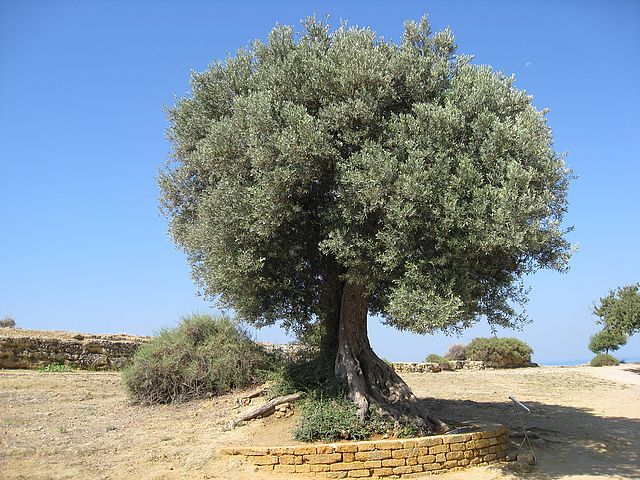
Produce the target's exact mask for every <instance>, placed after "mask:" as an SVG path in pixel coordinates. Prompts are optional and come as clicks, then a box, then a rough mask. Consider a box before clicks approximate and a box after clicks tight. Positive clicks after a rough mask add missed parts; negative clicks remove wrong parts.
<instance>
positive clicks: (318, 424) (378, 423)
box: [293, 392, 392, 442]
mask: <svg viewBox="0 0 640 480" xmlns="http://www.w3.org/2000/svg"><path fill="white" fill-rule="evenodd" d="M391 427H392V424H390V423H389V422H387V421H385V420H384V419H383V418H382V417H381V416H380V415H379V414H378V413H377V411H375V410H370V411H369V418H368V419H366V420H361V419H360V418H358V416H357V415H356V406H355V405H354V404H353V402H351V401H350V400H349V399H348V398H346V397H345V396H337V397H327V396H324V395H323V394H322V393H321V392H315V394H313V395H310V396H309V397H307V399H305V400H304V402H303V403H302V408H301V412H300V419H299V421H298V424H297V425H296V428H295V430H294V432H293V436H294V438H296V439H297V440H300V441H302V442H314V441H317V440H322V441H329V442H334V441H337V440H365V439H367V438H370V437H371V436H372V435H375V434H383V433H386V432H388V431H389V430H391Z"/></svg>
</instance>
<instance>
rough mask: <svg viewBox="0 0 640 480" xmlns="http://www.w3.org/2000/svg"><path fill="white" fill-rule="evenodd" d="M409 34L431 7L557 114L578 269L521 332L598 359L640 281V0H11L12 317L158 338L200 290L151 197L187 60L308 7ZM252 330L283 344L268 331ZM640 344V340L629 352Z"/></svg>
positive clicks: (6, 58) (0, 101) (1, 143)
mask: <svg viewBox="0 0 640 480" xmlns="http://www.w3.org/2000/svg"><path fill="white" fill-rule="evenodd" d="M312 13H317V14H318V15H324V14H330V15H331V18H332V20H333V22H335V23H337V22H338V21H339V19H341V18H343V19H348V20H349V23H350V24H357V25H361V26H370V27H371V28H373V29H374V30H376V31H377V32H378V34H380V35H383V36H384V37H385V38H392V39H395V40H398V39H399V38H400V37H401V32H402V24H403V21H404V20H406V19H418V18H419V17H420V16H421V15H422V14H424V13H427V14H429V16H430V19H431V22H432V24H433V26H434V27H435V29H441V28H443V27H445V26H450V27H451V28H452V29H453V31H454V33H455V35H456V38H457V43H458V45H459V52H461V53H470V54H474V55H475V59H476V60H475V61H476V63H486V64H490V65H493V66H494V67H495V68H496V69H499V70H502V71H504V72H505V73H507V74H511V73H514V74H515V75H516V84H517V86H518V87H519V88H523V89H526V90H527V91H528V92H529V93H530V94H532V95H534V98H535V100H534V102H535V104H536V105H537V106H538V107H539V108H542V107H549V108H551V113H550V115H549V122H550V125H551V127H552V129H553V132H554V135H555V140H556V145H557V148H558V150H559V151H566V152H567V153H568V157H567V161H568V163H569V164H570V166H571V167H572V168H573V169H574V170H575V172H576V174H577V175H578V176H579V179H578V180H576V181H575V182H574V183H573V184H572V186H571V189H570V210H569V214H568V216H567V224H568V225H574V226H575V231H574V232H573V233H571V235H570V237H569V238H570V240H571V241H572V242H575V243H578V244H579V245H580V250H579V252H578V253H577V254H576V255H575V256H574V257H573V260H572V262H571V265H572V268H571V271H570V272H569V273H568V274H558V273H552V272H540V273H538V274H536V275H534V276H532V277H531V278H529V279H528V283H529V285H530V286H531V293H530V302H529V305H528V309H527V310H528V313H529V316H530V318H531V319H532V320H533V323H532V324H531V325H528V326H527V327H525V329H524V330H523V331H522V332H500V334H501V335H516V336H518V337H520V338H523V339H524V340H526V341H528V342H529V343H530V344H531V345H532V346H533V348H534V350H535V354H534V359H535V360H537V361H539V362H543V363H552V362H555V363H558V362H572V361H573V362H575V361H583V360H587V359H588V358H589V357H590V356H591V355H590V352H588V350H587V348H586V343H587V340H588V337H589V335H591V334H592V333H594V332H595V331H596V329H597V327H596V325H595V323H594V318H593V317H592V316H591V315H590V308H591V305H592V304H593V302H594V300H596V299H597V298H599V297H600V296H602V295H604V294H606V293H607V291H608V290H609V289H611V288H614V287H616V286H621V285H624V284H628V283H635V282H638V281H640V254H639V249H638V244H639V240H640V221H639V211H638V203H639V202H638V200H639V196H640V195H639V193H638V191H639V190H638V181H639V179H640V158H639V153H638V152H639V145H638V140H639V139H640V114H639V112H640V2H637V1H611V0H608V1H540V0H535V1H533V0H531V1H518V2H514V1H511V0H506V1H493V2H492V1H452V0H447V1H422V2H388V1H379V2H378V1H361V2H360V1H358V2H355V1H353V2H348V1H344V2H337V1H334V2H263V1H254V2H205V1H202V2H196V1H177V0H176V1H173V2H168V1H158V0H155V1H124V0H123V1H115V0H113V1H100V0H96V1H91V2H87V1H79V0H78V1H66V0H58V1H53V0H46V1H44V0H43V1H25V0H15V1H11V0H0V316H3V315H6V314H9V315H12V316H13V317H14V318H15V319H16V321H17V322H18V324H19V326H21V327H24V328H39V329H65V330H78V331H87V332H122V331H124V332H130V333H136V334H151V333H153V332H156V331H157V330H158V329H160V328H161V327H163V326H172V325H174V324H175V322H176V321H177V319H178V318H179V316H180V315H182V314H185V313H189V312H193V311H206V310H209V309H210V308H211V307H210V306H209V305H208V304H205V303H204V302H202V301H201V300H199V299H198V297H197V296H196V294H195V293H196V292H195V287H194V286H193V284H192V282H191V279H190V276H189V268H188V266H187V264H186V261H185V258H184V256H183V254H181V253H180V252H179V251H177V250H176V249H175V248H174V246H173V245H172V243H171V242H170V240H169V238H168V237H167V235H166V233H165V230H166V222H165V220H164V219H163V218H162V217H161V216H160V215H159V213H158V207H157V196H158V190H157V187H156V183H155V178H156V174H157V171H158V168H160V167H161V166H162V165H163V163H164V162H165V160H166V159H167V156H168V152H169V144H168V142H167V141H166V140H165V138H164V131H165V128H166V126H167V124H166V121H165V119H164V115H163V111H162V108H163V105H164V104H169V105H171V104H173V99H174V96H176V95H177V96H183V95H184V94H185V93H186V92H187V90H188V88H189V86H188V79H189V72H190V70H192V69H193V70H203V69H205V68H206V66H207V64H209V63H210V62H211V61H213V60H215V59H221V58H223V57H224V56H225V54H226V53H227V52H233V51H235V50H236V49H237V48H238V47H241V46H243V45H245V44H247V43H248V42H249V41H250V40H252V39H255V38H264V37H265V36H266V34H267V33H268V32H269V30H270V29H271V28H272V27H273V25H274V24H275V23H276V22H280V23H286V24H295V25H298V20H299V19H300V18H303V17H305V16H307V15H309V14H312ZM488 333H489V332H488V329H487V328H486V326H483V325H479V326H478V327H476V328H473V329H471V330H469V331H467V332H466V333H465V335H464V336H463V337H462V338H460V339H457V338H455V337H454V338H448V337H445V336H443V335H436V336H424V337H422V336H417V335H408V334H400V333H397V332H395V331H392V330H389V329H387V328H386V327H383V326H381V325H380V324H379V323H378V322H377V320H375V319H372V320H371V325H370V334H371V340H372V344H373V346H374V349H375V350H376V351H377V352H378V353H379V354H380V355H382V356H384V357H386V358H388V359H390V360H420V359H422V358H424V356H425V355H426V354H427V353H430V352H439V353H442V352H444V350H445V349H446V347H447V346H448V345H449V344H450V343H452V342H457V341H467V340H469V339H471V338H473V337H474V336H478V335H487V334H488ZM257 336H258V338H260V339H264V340H271V341H282V340H283V339H284V335H283V333H282V332H281V331H280V330H279V329H276V328H270V329H266V330H263V331H260V332H258V333H257ZM619 356H620V357H622V358H627V359H629V358H638V357H640V335H636V337H635V338H633V339H632V340H631V341H630V342H629V344H628V345H627V346H626V347H625V348H623V349H622V350H621V351H620V352H619Z"/></svg>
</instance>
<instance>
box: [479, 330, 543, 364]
mask: <svg viewBox="0 0 640 480" xmlns="http://www.w3.org/2000/svg"><path fill="white" fill-rule="evenodd" d="M532 353H533V349H532V348H531V347H530V346H529V345H527V344H526V343H525V342H523V341H522V340H518V339H517V338H497V337H491V338H474V339H473V340H472V341H471V343H469V345H467V358H468V359H469V360H478V361H481V362H486V363H489V364H493V365H495V366H499V367H518V366H524V365H528V364H530V363H531V354H532Z"/></svg>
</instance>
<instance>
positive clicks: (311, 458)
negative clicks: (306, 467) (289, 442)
mask: <svg viewBox="0 0 640 480" xmlns="http://www.w3.org/2000/svg"><path fill="white" fill-rule="evenodd" d="M302 458H303V459H304V463H313V464H319V463H321V464H329V463H336V462H339V461H341V460H342V454H341V453H319V454H317V455H303V457H302Z"/></svg>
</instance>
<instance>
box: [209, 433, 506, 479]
mask: <svg viewBox="0 0 640 480" xmlns="http://www.w3.org/2000/svg"><path fill="white" fill-rule="evenodd" d="M508 445H509V437H508V433H507V429H506V427H504V426H502V425H487V426H485V427H484V428H483V431H481V432H473V433H461V434H455V435H435V436H432V437H421V438H411V439H397V440H374V441H366V442H349V443H331V444H310V445H303V446H291V447H228V448H224V449H222V450H221V451H220V453H222V454H225V455H236V456H239V457H240V459H241V461H243V462H246V463H249V464H252V465H256V466H257V467H258V468H259V469H261V470H267V471H273V472H276V473H307V474H309V473H311V474H316V475H318V476H321V477H324V478H347V477H348V478H358V477H359V478H412V477H417V476H423V475H424V474H425V472H426V473H444V472H449V471H452V470H462V469H464V468H466V467H469V466H479V465H488V464H489V463H495V462H499V461H502V460H504V458H505V456H506V454H507V448H508Z"/></svg>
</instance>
